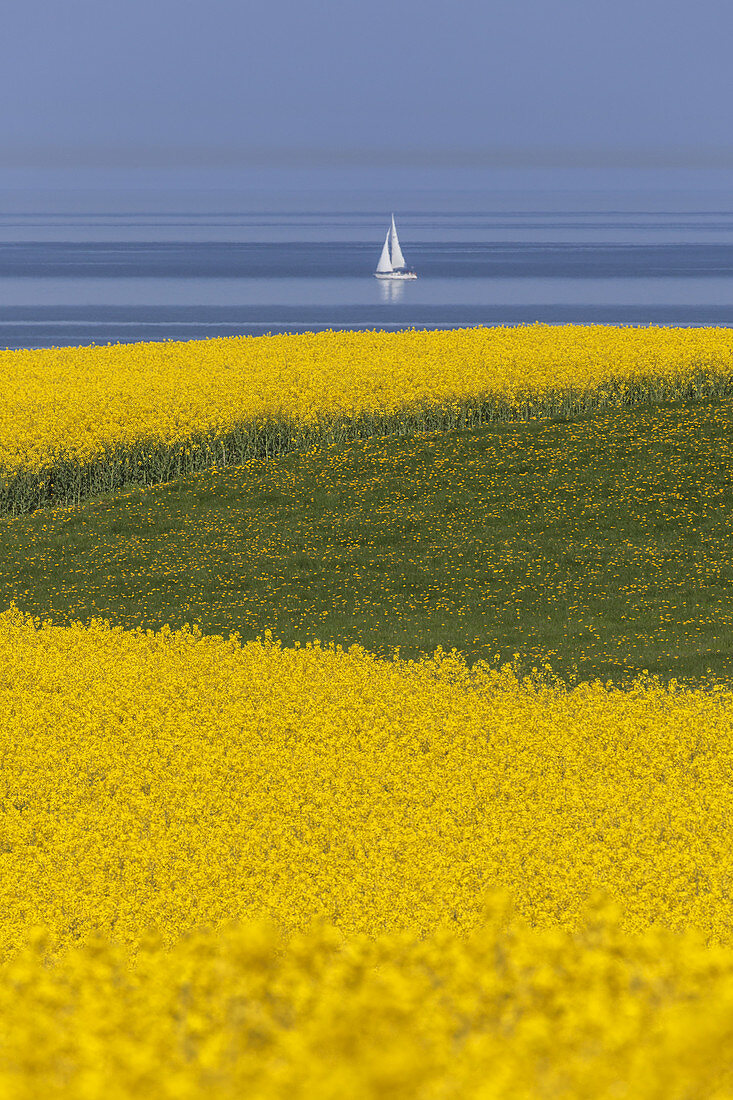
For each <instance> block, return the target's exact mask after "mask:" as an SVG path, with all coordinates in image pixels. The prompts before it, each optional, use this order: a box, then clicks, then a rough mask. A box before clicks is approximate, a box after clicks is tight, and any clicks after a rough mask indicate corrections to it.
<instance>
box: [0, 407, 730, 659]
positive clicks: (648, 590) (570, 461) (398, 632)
mask: <svg viewBox="0 0 733 1100" xmlns="http://www.w3.org/2000/svg"><path fill="white" fill-rule="evenodd" d="M732 505H733V401H731V400H723V401H717V402H705V403H696V404H692V405H674V406H672V405H668V406H662V407H655V408H638V409H632V410H626V411H621V412H611V413H605V414H596V415H590V416H587V417H585V418H582V419H579V420H573V421H570V422H562V421H537V422H533V423H529V424H522V423H518V424H497V425H492V426H489V427H481V428H478V429H474V430H471V431H463V432H452V433H441V434H433V435H421V436H414V437H412V438H388V439H374V440H368V441H366V442H358V443H352V444H349V445H339V446H331V447H325V448H322V449H319V450H314V451H311V452H308V453H294V454H290V455H288V456H285V457H282V458H279V459H275V460H269V461H257V462H252V463H250V464H248V465H247V466H244V467H240V468H237V469H225V470H221V471H216V470H215V471H212V472H208V473H204V474H201V475H198V476H196V477H192V478H190V479H188V480H185V481H182V482H177V483H172V484H170V485H166V486H162V487H158V488H156V489H149V490H140V491H133V492H127V493H125V494H119V495H118V496H116V497H111V498H107V499H104V500H101V501H96V502H90V503H87V504H85V505H82V506H81V507H79V508H72V509H63V510H61V509H59V510H56V511H42V512H37V513H34V514H33V515H31V516H27V517H24V518H21V519H15V520H4V521H2V524H0V606H6V605H7V604H8V603H9V602H10V601H11V600H16V601H17V603H18V604H19V606H20V607H21V608H23V609H24V610H27V611H31V612H33V613H34V614H39V615H42V616H44V617H45V616H50V617H52V618H53V619H54V620H55V621H57V622H66V621H69V620H71V619H74V618H81V619H88V618H89V617H90V616H93V615H103V616H105V617H108V618H109V619H111V620H112V621H113V622H115V623H121V624H124V625H143V626H147V627H158V626H160V625H162V624H164V623H166V622H168V623H171V624H172V625H180V624H181V623H183V622H185V621H197V622H199V623H200V624H201V625H202V627H203V628H204V629H205V630H206V631H215V632H229V631H234V630H236V631H239V632H240V633H241V634H242V636H243V637H245V638H247V637H252V636H255V635H257V634H260V633H262V631H263V630H264V629H265V628H267V627H269V628H271V629H272V631H273V632H274V634H275V635H276V636H278V637H280V638H281V639H282V640H283V641H284V642H286V643H292V642H293V641H296V640H299V641H305V640H307V639H309V638H313V637H318V638H320V639H322V640H325V641H332V640H333V641H337V642H341V643H344V644H349V643H351V642H357V641H358V642H360V643H361V644H363V645H364V646H366V647H367V648H369V649H372V650H376V651H378V652H384V653H388V652H390V650H391V649H392V648H393V647H396V646H399V647H400V649H401V652H402V655H403V656H411V655H417V654H420V653H425V652H431V651H432V650H434V649H435V647H436V646H438V645H441V646H443V647H444V648H451V647H453V646H455V647H457V648H458V649H461V650H462V651H464V652H465V653H466V655H467V656H468V658H469V659H470V660H474V659H477V658H485V659H488V660H491V661H494V659H495V656H496V655H497V654H498V655H500V657H501V659H502V660H506V659H511V657H512V655H513V654H514V653H520V654H521V655H522V657H523V659H525V660H526V661H527V662H529V663H530V664H531V663H533V662H538V661H540V660H543V659H545V658H547V659H548V660H549V661H550V662H551V663H552V665H553V667H554V668H555V670H556V671H558V672H560V673H561V674H563V675H570V676H572V675H573V674H574V672H577V674H578V675H580V676H581V677H582V678H587V677H589V676H593V675H600V676H602V677H603V678H613V679H622V678H623V677H625V676H626V675H629V674H632V673H634V672H637V671H638V670H640V669H643V668H647V669H649V670H650V671H651V672H653V673H658V674H660V675H662V676H663V677H665V678H666V677H669V676H676V677H678V678H686V679H695V678H698V677H704V676H705V675H706V673H707V672H708V671H710V672H711V673H712V674H713V675H716V676H730V675H731V674H732V673H733V652H732V649H733V646H732V645H731V638H732V637H733V564H732V562H731V552H730V547H731V536H732V535H733V511H732V509H731V506H732Z"/></svg>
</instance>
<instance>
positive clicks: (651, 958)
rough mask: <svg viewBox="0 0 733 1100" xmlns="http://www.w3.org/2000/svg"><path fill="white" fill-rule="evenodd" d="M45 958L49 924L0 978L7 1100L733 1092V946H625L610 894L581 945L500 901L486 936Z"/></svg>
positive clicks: (649, 936)
mask: <svg viewBox="0 0 733 1100" xmlns="http://www.w3.org/2000/svg"><path fill="white" fill-rule="evenodd" d="M47 952H48V940H47V937H46V935H45V933H44V931H43V930H42V929H36V930H34V931H33V933H32V935H31V936H30V937H29V941H28V944H27V946H26V947H25V948H24V949H23V950H22V951H20V952H18V954H17V955H15V956H14V957H13V958H12V959H11V960H9V961H8V962H7V963H6V964H5V965H4V966H2V967H0V1095H2V1096H3V1097H8V1100H10V1098H12V1100H38V1098H39V1097H43V1098H44V1100H240V1098H242V1097H248V1098H249V1097H252V1098H254V1100H315V1098H317V1100H345V1098H346V1097H348V1100H507V1098H508V1097H511V1098H512V1100H618V1098H619V1097H624V1098H628V1100H670V1098H671V1100H687V1098H693V1097H694V1098H695V1100H698V1098H699V1100H729V1098H730V1097H732V1096H733V1042H732V1041H731V1040H733V950H731V948H729V947H715V948H710V947H706V946H704V945H703V944H702V943H701V942H700V940H699V938H698V937H696V936H694V934H692V933H689V932H688V933H684V934H674V933H671V932H669V931H668V930H665V929H661V928H650V929H648V930H646V931H645V932H643V933H637V934H629V933H625V932H623V931H622V929H621V921H620V918H619V914H618V911H617V910H616V909H615V907H614V906H613V905H609V904H608V903H607V902H605V901H604V899H603V898H601V897H599V898H597V899H592V901H591V903H590V904H589V906H588V908H587V910H586V913H585V914H584V918H583V922H582V925H581V926H580V927H579V928H578V929H577V930H576V931H574V932H570V931H568V930H565V929H559V928H532V927H531V926H530V925H528V923H527V922H526V921H522V920H521V919H520V918H518V917H517V915H516V914H515V913H513V912H512V908H511V904H510V903H508V899H507V898H506V896H503V895H502V894H501V893H499V894H498V895H495V896H491V897H488V898H487V899H486V904H485V905H484V907H483V911H482V913H481V915H480V919H479V921H478V922H477V924H476V926H475V928H474V929H473V931H472V932H471V933H470V934H469V935H468V936H458V935H457V934H456V933H455V932H453V931H451V930H449V929H441V930H436V931H435V932H433V933H432V934H431V935H429V936H427V937H422V938H421V937H419V936H417V935H415V934H414V933H402V934H400V933H390V934H384V935H381V936H378V937H376V938H370V937H367V936H351V937H344V936H342V935H341V934H340V933H339V932H338V931H337V930H336V929H335V928H333V927H332V926H328V925H320V926H315V927H313V928H311V929H309V930H308V931H307V932H305V933H296V934H294V935H293V936H291V937H289V938H288V939H284V938H283V937H282V936H281V935H280V934H279V933H278V930H277V928H275V927H274V926H272V925H269V924H267V923H264V922H247V923H245V924H243V925H229V926H225V927H222V928H220V929H218V930H213V929H209V930H200V931H198V932H195V933H192V934H190V935H188V936H186V937H184V938H183V939H181V940H180V941H179V942H178V943H177V944H176V945H175V946H174V947H173V948H172V949H171V950H170V951H165V950H164V949H163V947H162V944H161V942H160V939H159V937H157V936H156V935H155V934H148V935H146V936H144V937H142V938H141V941H140V943H139V945H138V947H137V951H136V954H135V956H134V958H133V956H132V955H131V953H130V951H129V950H128V949H126V948H125V947H123V946H122V945H121V944H120V943H116V942H114V941H113V940H110V939H108V938H103V937H95V938H94V939H92V940H90V941H87V942H86V943H84V944H82V945H77V946H75V947H73V948H71V949H70V950H69V951H67V952H66V953H65V954H64V956H63V957H62V958H61V959H59V960H57V961H55V962H54V961H53V960H51V959H49V957H48V954H47Z"/></svg>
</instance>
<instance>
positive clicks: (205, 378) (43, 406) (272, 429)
mask: <svg viewBox="0 0 733 1100" xmlns="http://www.w3.org/2000/svg"><path fill="white" fill-rule="evenodd" d="M732 383H733V336H732V335H731V330H730V329H725V328H721V329H695V328H688V329H674V328H653V327H649V328H624V327H612V326H603V325H589V326H582V325H577V326H573V325H566V326H552V325H529V326H522V327H514V328H512V327H498V328H477V329H462V330H451V331H437V332H424V331H415V330H412V331H406V332H398V333H384V332H320V333H303V334H301V335H283V336H265V337H236V338H226V339H220V340H207V341H191V342H188V343H174V342H165V343H151V344H130V345H125V344H120V345H108V346H104V347H88V348H51V349H46V350H41V351H37V350H34V351H4V352H0V509H1V510H5V511H15V512H19V511H27V510H29V509H30V508H32V507H35V506H37V505H38V504H42V503H44V502H45V501H65V502H71V501H75V500H79V499H81V498H82V497H83V496H88V495H90V494H93V493H98V492H104V491H109V490H112V489H115V488H118V487H119V486H121V485H126V484H149V483H159V482H161V481H165V480H170V479H171V478H173V477H176V476H178V475H179V474H181V473H186V472H190V471H192V470H196V469H202V468H205V467H207V466H211V465H215V464H224V465H226V464H229V463H232V462H233V463H237V462H241V461H243V460H244V459H246V458H248V457H253V456H257V455H270V454H274V453H280V452H282V451H283V450H287V449H289V448H290V447H293V446H298V445H301V444H302V443H304V442H307V441H309V440H313V439H322V438H326V439H346V438H354V437H360V436H364V435H370V434H378V433H381V432H387V431H390V432H392V431H409V430H413V429H415V428H418V429H420V430H431V429H439V428H443V427H451V426H456V425H468V424H476V423H481V422H485V421H490V420H495V419H510V418H516V417H525V418H528V417H535V416H548V415H572V414H573V413H576V412H578V411H583V410H586V409H590V408H603V407H608V406H617V405H624V404H633V403H635V402H638V401H641V400H662V399H673V398H679V397H699V396H705V395H720V394H722V393H727V392H730V390H731V384H732Z"/></svg>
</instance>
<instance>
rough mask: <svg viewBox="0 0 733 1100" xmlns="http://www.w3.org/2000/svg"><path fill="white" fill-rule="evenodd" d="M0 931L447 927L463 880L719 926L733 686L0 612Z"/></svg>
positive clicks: (532, 911) (560, 916) (535, 900)
mask: <svg viewBox="0 0 733 1100" xmlns="http://www.w3.org/2000/svg"><path fill="white" fill-rule="evenodd" d="M0 655H1V661H2V663H1V665H0V668H1V670H2V673H1V678H0V752H1V753H2V760H3V768H2V775H1V777H0V784H1V786H2V789H1V790H0V804H1V805H2V808H3V819H2V821H3V831H2V839H1V844H2V852H1V854H0V858H1V859H2V875H1V876H0V950H1V951H2V953H3V954H7V953H8V952H12V950H14V949H15V948H16V947H17V946H18V945H19V944H21V943H22V942H23V936H24V930H25V928H26V927H27V926H29V925H36V924H43V925H45V926H47V927H48V928H50V929H51V930H52V932H53V935H54V937H55V938H56V940H57V941H58V943H59V944H66V943H68V942H70V941H72V940H74V939H76V938H77V937H79V936H85V935H87V934H89V933H91V932H102V933H114V935H115V936H117V937H119V938H121V939H122V940H124V941H125V942H127V943H130V944H132V943H134V942H135V940H136V938H137V937H138V936H139V935H140V934H141V932H142V931H143V930H144V929H146V928H150V927H151V926H154V927H156V928H157V929H158V930H159V931H160V933H161V935H162V936H163V937H164V939H165V940H166V942H170V943H172V942H174V941H175V940H176V939H177V938H178V936H180V934H181V933H182V932H184V931H186V930H188V929H189V928H191V927H192V926H199V925H209V924H212V923H214V924H217V923H219V922H221V921H227V920H233V919H236V920H243V919H246V918H250V917H254V916H256V917H267V918H271V919H273V920H275V921H276V922H277V924H278V926H279V927H281V928H283V929H285V930H286V931H293V930H295V929H302V928H304V927H306V926H307V925H308V924H309V923H310V922H311V921H312V920H314V919H325V920H327V921H329V922H332V923H334V924H335V925H337V926H338V927H339V928H341V929H342V930H343V931H344V932H345V933H368V934H370V935H376V934H378V933H381V932H388V931H390V930H394V929H409V930H412V931H415V932H419V933H426V932H428V931H430V930H431V929H434V928H435V927H437V926H440V925H448V926H450V927H453V928H459V929H463V930H468V929H470V928H471V927H472V926H473V924H474V923H475V921H476V919H477V914H478V912H479V908H480V899H481V897H482V895H483V893H484V892H485V891H486V890H489V889H494V888H495V887H497V886H501V887H503V888H506V889H508V890H510V891H511V893H512V895H513V896H514V898H515V900H516V903H517V906H518V910H519V912H520V914H521V915H522V916H523V917H526V918H527V919H528V920H530V921H531V922H532V923H533V924H540V925H562V926H566V927H569V928H571V927H575V925H576V924H577V922H578V920H579V919H580V914H581V912H582V908H583V905H584V903H585V899H586V898H587V896H588V895H589V894H590V893H592V891H593V890H594V889H595V888H596V887H598V886H600V887H603V888H604V889H606V890H607V891H608V892H609V894H610V895H611V896H612V897H613V898H615V899H616V900H617V901H618V902H619V903H620V904H622V906H623V911H624V927H625V928H626V929H628V930H629V931H634V930H640V929H643V928H646V927H648V926H649V925H650V924H662V925H666V926H669V927H670V928H673V929H677V930H680V929H685V928H696V929H698V930H699V931H700V932H701V933H703V934H704V935H705V936H706V937H707V938H708V939H710V940H711V941H719V942H730V943H731V945H732V946H733V910H731V906H730V901H729V899H730V883H731V878H732V875H733V849H732V848H731V844H730V826H729V823H730V820H731V818H732V816H733V789H732V788H731V784H730V766H731V753H732V751H733V721H732V719H733V693H732V692H731V691H730V690H729V689H728V688H723V687H720V688H719V689H717V690H708V691H703V690H691V689H685V688H682V687H680V686H677V685H674V684H673V685H672V687H671V688H670V689H666V688H663V687H661V686H658V685H655V683H654V682H653V681H651V680H649V679H642V680H639V681H637V682H636V684H635V686H634V687H633V688H632V689H629V690H620V689H616V688H612V687H611V686H610V685H609V686H604V685H602V684H601V683H600V682H596V683H593V684H582V685H580V686H578V687H576V688H574V689H573V690H567V689H566V688H564V687H563V686H562V685H560V684H559V683H556V684H554V685H552V684H550V686H547V685H544V686H543V685H542V684H540V683H539V681H538V682H537V683H536V685H534V686H533V685H532V684H531V683H528V682H526V681H520V680H518V679H517V677H516V676H515V674H514V672H513V671H512V669H511V668H510V667H508V666H506V667H505V668H504V669H503V670H501V671H497V670H493V669H491V668H490V667H489V666H488V665H484V664H479V665H477V666H474V667H473V668H472V669H469V668H468V667H467V666H466V664H465V662H464V661H463V659H462V658H461V657H460V656H459V655H458V654H455V653H454V654H447V655H446V654H442V653H440V652H438V654H437V656H436V657H434V658H431V659H429V660H423V661H420V662H412V661H400V660H395V661H386V660H379V659H377V658H375V657H373V656H372V655H371V654H369V653H367V652H366V651H364V650H363V649H360V648H359V647H352V648H351V649H350V650H348V651H343V650H340V649H338V648H333V647H330V648H326V647H323V646H320V645H318V644H312V645H310V646H306V647H295V648H292V649H290V648H289V649H286V648H283V647H281V646H280V645H278V644H276V643H275V642H273V641H272V640H270V639H269V637H268V636H267V635H266V636H265V638H264V640H258V641H255V642H250V643H247V644H246V645H242V644H241V643H240V642H239V640H238V639H237V638H236V637H231V638H229V639H223V638H221V637H216V636H213V637H211V636H210V637H207V636H203V635H201V634H199V633H198V632H196V631H191V630H188V629H184V630H181V631H171V630H169V629H168V628H164V629H163V630H162V631H160V632H158V633H153V632H150V631H149V632H141V631H124V630H122V629H121V628H119V627H117V628H110V627H109V626H107V625H106V624H104V623H102V622H100V621H98V620H97V621H94V622H92V623H91V624H90V625H89V626H88V627H84V626H81V625H79V624H77V625H75V626H71V627H60V626H51V625H50V624H46V625H44V626H39V625H38V624H37V623H36V624H34V622H33V621H32V620H31V619H29V618H27V617H25V618H24V617H23V616H22V615H21V614H20V612H18V611H17V610H16V609H11V610H9V611H7V612H5V613H4V614H3V615H2V616H0Z"/></svg>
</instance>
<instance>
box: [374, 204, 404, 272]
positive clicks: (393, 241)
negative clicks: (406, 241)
mask: <svg viewBox="0 0 733 1100" xmlns="http://www.w3.org/2000/svg"><path fill="white" fill-rule="evenodd" d="M387 235H388V237H389V244H390V250H391V252H392V267H407V264H406V263H405V257H404V256H403V255H402V249H401V248H400V242H399V240H398V239H397V229H396V227H395V223H394V214H393V215H392V226H391V228H390V231H389V233H388V234H387ZM386 247H387V246H386V244H385V248H386ZM382 255H383V256H384V251H382ZM379 262H380V263H381V262H382V261H381V260H380V261H379ZM379 270H380V269H379V268H377V271H379Z"/></svg>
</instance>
